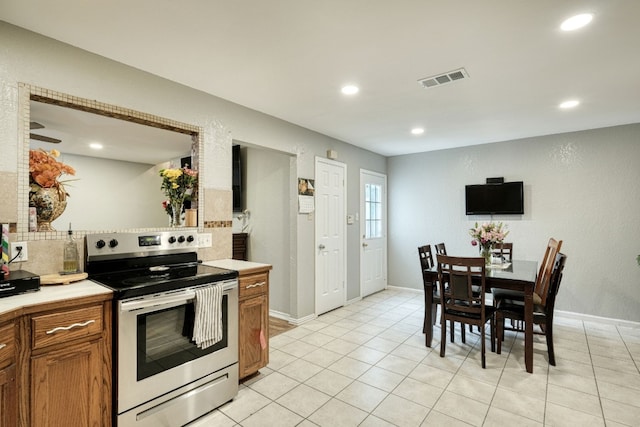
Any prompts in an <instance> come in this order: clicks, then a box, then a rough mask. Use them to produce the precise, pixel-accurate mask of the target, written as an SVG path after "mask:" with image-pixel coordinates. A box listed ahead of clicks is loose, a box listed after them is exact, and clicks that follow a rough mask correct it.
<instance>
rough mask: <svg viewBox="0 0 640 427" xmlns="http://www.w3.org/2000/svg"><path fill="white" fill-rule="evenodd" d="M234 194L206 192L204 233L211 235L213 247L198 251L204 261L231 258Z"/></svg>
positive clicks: (214, 191) (206, 190)
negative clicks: (231, 215)
mask: <svg viewBox="0 0 640 427" xmlns="http://www.w3.org/2000/svg"><path fill="white" fill-rule="evenodd" d="M232 204H233V193H232V192H231V191H230V190H218V189H206V188H205V190H204V232H205V233H211V237H212V243H213V245H212V247H210V248H200V249H198V255H199V257H200V259H202V260H214V259H225V258H231V255H232V254H231V251H232V239H233V236H232V234H233V232H232V230H233V229H232V225H233V221H232V220H231V219H229V214H230V213H231V212H232V211H233V208H232V206H233V205H232Z"/></svg>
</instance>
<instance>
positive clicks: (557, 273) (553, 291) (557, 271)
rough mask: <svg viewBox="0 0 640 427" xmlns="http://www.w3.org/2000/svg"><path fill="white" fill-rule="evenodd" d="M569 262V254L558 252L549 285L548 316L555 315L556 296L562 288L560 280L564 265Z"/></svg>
mask: <svg viewBox="0 0 640 427" xmlns="http://www.w3.org/2000/svg"><path fill="white" fill-rule="evenodd" d="M566 262H567V256H566V255H565V254H563V253H561V252H558V254H557V255H556V258H555V262H554V265H553V273H552V274H551V281H550V285H549V293H548V295H547V300H546V312H547V316H548V317H551V316H553V309H554V307H555V303H556V296H557V295H558V291H559V290H560V282H561V281H562V275H563V271H564V265H565V263H566Z"/></svg>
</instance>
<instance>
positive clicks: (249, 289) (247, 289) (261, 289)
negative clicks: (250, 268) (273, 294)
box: [238, 273, 269, 298]
mask: <svg viewBox="0 0 640 427" xmlns="http://www.w3.org/2000/svg"><path fill="white" fill-rule="evenodd" d="M238 283H239V286H240V289H239V292H238V296H239V297H240V298H245V297H249V296H252V295H260V294H264V293H267V294H268V293H269V273H257V274H251V275H248V276H240V279H239V282H238Z"/></svg>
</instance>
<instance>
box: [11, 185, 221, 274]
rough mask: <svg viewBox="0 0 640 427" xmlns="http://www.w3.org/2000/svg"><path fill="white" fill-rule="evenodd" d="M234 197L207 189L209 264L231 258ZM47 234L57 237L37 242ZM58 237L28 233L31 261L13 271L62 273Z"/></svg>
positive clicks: (205, 253) (205, 254)
mask: <svg viewBox="0 0 640 427" xmlns="http://www.w3.org/2000/svg"><path fill="white" fill-rule="evenodd" d="M4 175H7V176H9V178H11V175H14V176H13V179H14V180H15V174H11V173H8V174H7V173H4V174H2V178H4ZM3 185H4V184H3ZM0 188H2V189H3V194H4V188H5V187H4V186H3V187H0ZM15 188H16V187H15V182H14V184H13V187H11V189H12V192H13V193H15ZM232 197H233V196H232V192H231V191H230V190H206V189H205V197H204V199H205V212H204V223H205V228H204V230H203V232H205V233H211V241H212V246H211V247H210V248H200V249H198V257H199V258H200V259H201V260H204V261H208V260H215V259H225V258H231V255H232V253H231V251H232V234H233V229H232V221H231V220H225V219H224V218H225V217H227V218H228V216H229V215H230V214H231V212H232V208H231V203H232ZM14 198H15V197H14ZM13 203H14V206H16V205H17V202H15V201H14V202H13ZM3 209H4V208H3ZM0 212H2V216H1V217H0V218H3V219H2V221H7V220H6V219H5V218H7V217H6V216H5V215H4V210H0ZM11 212H13V215H14V216H15V207H14V208H13V211H11ZM47 234H54V235H52V236H49V238H42V239H38V237H46V236H45V235H47ZM55 234H56V233H29V235H30V236H32V237H35V238H36V239H29V241H28V242H27V243H28V250H29V260H28V261H24V262H22V263H20V264H15V265H14V264H12V265H11V269H12V270H18V269H22V270H27V271H30V272H32V273H35V274H38V275H43V274H52V273H57V272H58V271H60V270H61V269H62V252H63V246H64V239H56V236H55ZM40 235H42V236H40ZM84 235H85V232H78V233H76V238H77V242H78V249H79V250H80V253H84V252H85V248H84ZM9 237H10V238H11V239H12V240H14V239H16V237H17V236H16V234H15V233H11V234H10V236H9ZM80 262H81V264H82V266H81V269H83V270H84V260H81V261H80Z"/></svg>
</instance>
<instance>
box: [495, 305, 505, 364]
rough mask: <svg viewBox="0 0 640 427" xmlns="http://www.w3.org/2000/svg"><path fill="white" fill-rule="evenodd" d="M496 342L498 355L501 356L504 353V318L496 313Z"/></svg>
mask: <svg viewBox="0 0 640 427" xmlns="http://www.w3.org/2000/svg"><path fill="white" fill-rule="evenodd" d="M495 327H496V340H497V341H498V345H497V348H496V353H497V354H500V353H501V351H502V340H503V339H504V338H503V335H504V317H502V314H500V313H499V312H496V326H495Z"/></svg>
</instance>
